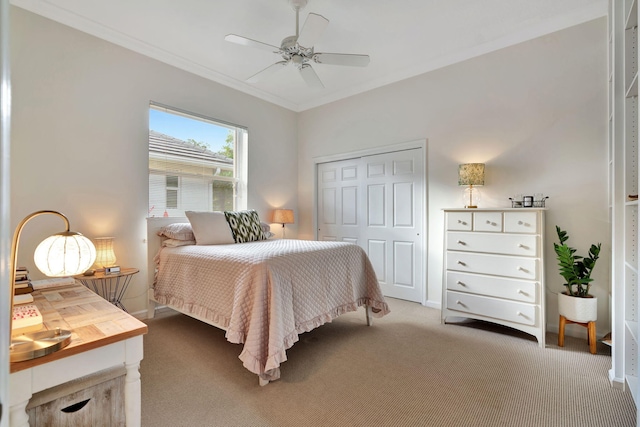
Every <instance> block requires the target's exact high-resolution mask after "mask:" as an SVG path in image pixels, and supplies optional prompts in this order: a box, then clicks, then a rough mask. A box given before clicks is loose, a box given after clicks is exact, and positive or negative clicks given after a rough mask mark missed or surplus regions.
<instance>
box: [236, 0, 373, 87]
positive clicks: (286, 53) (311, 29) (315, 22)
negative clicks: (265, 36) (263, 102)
mask: <svg viewBox="0 0 640 427" xmlns="http://www.w3.org/2000/svg"><path fill="white" fill-rule="evenodd" d="M307 2H308V0H289V4H290V5H291V7H292V8H293V10H295V12H296V34H295V35H294V36H288V37H285V38H284V39H283V40H282V42H281V43H280V47H277V46H274V45H270V44H268V43H263V42H259V41H257V40H253V39H249V38H247V37H243V36H238V35H236V34H228V35H227V36H226V37H225V38H224V39H225V40H226V41H229V42H232V43H236V44H239V45H242V46H249V47H254V48H258V49H263V50H265V49H266V50H269V51H271V52H274V53H277V54H278V55H280V56H281V57H282V59H283V60H282V61H278V62H276V63H275V64H272V65H270V66H268V67H267V68H265V69H264V70H262V71H259V72H258V73H256V74H254V75H252V76H251V77H249V78H248V79H247V82H249V83H257V82H259V81H260V80H262V79H264V78H266V77H268V76H270V75H272V74H274V73H275V72H277V71H278V70H280V69H282V68H284V67H285V66H287V65H289V64H293V65H294V66H295V67H296V68H297V69H298V70H299V71H300V75H301V76H302V79H303V80H304V81H305V82H306V84H307V85H308V86H310V87H320V88H323V87H324V85H323V84H322V81H321V80H320V77H318V74H317V73H316V72H315V70H314V69H313V67H312V66H311V64H310V62H314V63H316V64H327V65H346V66H352V67H365V66H367V65H368V64H369V55H359V54H347V53H321V52H318V53H315V51H314V48H313V46H314V44H315V42H316V41H317V40H318V39H319V38H320V36H321V35H322V33H324V30H325V29H326V28H327V25H329V20H328V19H327V18H325V17H323V16H321V15H318V14H315V13H309V15H307V19H306V20H305V23H304V25H303V26H302V30H300V29H299V16H300V9H302V8H304V7H305V6H306V5H307Z"/></svg>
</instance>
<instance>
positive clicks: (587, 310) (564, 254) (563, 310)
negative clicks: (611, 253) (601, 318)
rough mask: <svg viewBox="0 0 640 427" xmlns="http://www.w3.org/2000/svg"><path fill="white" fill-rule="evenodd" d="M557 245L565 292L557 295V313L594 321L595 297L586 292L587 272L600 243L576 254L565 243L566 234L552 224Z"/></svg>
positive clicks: (588, 277) (589, 277)
mask: <svg viewBox="0 0 640 427" xmlns="http://www.w3.org/2000/svg"><path fill="white" fill-rule="evenodd" d="M556 232H557V234H558V239H559V240H560V244H558V243H554V244H553V248H554V249H555V251H556V255H557V258H558V265H559V266H560V275H561V276H562V277H563V278H564V280H565V284H564V286H565V287H566V288H567V289H566V291H565V292H562V293H559V294H558V312H559V313H560V315H561V316H564V317H566V318H567V319H569V320H572V321H574V322H578V323H588V322H592V321H595V320H597V317H598V299H597V298H596V297H594V296H593V295H591V294H589V290H590V288H591V282H593V279H592V278H591V273H592V272H593V268H594V267H595V265H596V261H597V260H598V258H599V256H600V246H601V244H600V243H598V244H597V245H594V244H592V245H591V248H589V253H588V255H587V256H584V257H583V256H580V255H576V249H574V248H572V247H570V246H569V245H567V243H566V242H567V240H569V236H568V234H567V232H566V231H564V230H562V229H561V228H560V227H558V226H557V225H556Z"/></svg>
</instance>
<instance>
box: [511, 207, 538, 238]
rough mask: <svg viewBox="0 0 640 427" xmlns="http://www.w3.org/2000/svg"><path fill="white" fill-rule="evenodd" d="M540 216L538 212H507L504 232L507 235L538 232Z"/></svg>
mask: <svg viewBox="0 0 640 427" xmlns="http://www.w3.org/2000/svg"><path fill="white" fill-rule="evenodd" d="M537 219H538V214H537V213H536V212H505V213H504V231H505V232H506V233H532V234H535V233H537V232H538V221H537Z"/></svg>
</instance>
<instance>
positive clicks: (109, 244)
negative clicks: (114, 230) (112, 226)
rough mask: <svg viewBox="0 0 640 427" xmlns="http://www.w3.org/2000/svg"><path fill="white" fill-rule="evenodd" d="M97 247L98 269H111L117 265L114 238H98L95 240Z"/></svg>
mask: <svg viewBox="0 0 640 427" xmlns="http://www.w3.org/2000/svg"><path fill="white" fill-rule="evenodd" d="M93 240H94V243H95V245H96V267H98V268H105V267H111V266H112V265H115V263H116V254H115V252H113V237H98V238H96V239H93Z"/></svg>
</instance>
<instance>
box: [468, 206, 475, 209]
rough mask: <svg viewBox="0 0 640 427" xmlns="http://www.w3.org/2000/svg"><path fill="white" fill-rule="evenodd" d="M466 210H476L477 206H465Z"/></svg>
mask: <svg viewBox="0 0 640 427" xmlns="http://www.w3.org/2000/svg"><path fill="white" fill-rule="evenodd" d="M466 208H467V209H476V208H477V206H467V207H466Z"/></svg>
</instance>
